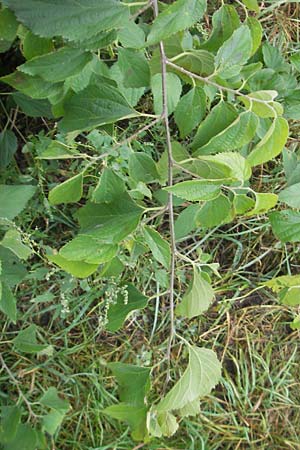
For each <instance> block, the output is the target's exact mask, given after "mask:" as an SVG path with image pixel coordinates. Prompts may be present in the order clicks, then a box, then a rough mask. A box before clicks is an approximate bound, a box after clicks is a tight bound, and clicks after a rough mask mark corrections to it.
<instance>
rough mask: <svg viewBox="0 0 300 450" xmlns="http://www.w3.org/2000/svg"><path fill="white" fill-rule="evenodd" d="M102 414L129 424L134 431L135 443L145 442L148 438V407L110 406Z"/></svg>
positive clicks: (122, 404) (124, 404)
mask: <svg viewBox="0 0 300 450" xmlns="http://www.w3.org/2000/svg"><path fill="white" fill-rule="evenodd" d="M102 412H103V413H104V414H106V415H108V416H110V417H113V418H114V419H118V420H121V421H125V422H127V423H128V424H129V426H130V428H131V431H132V438H133V439H134V440H135V441H143V440H145V438H146V437H147V434H148V433H147V428H146V418H147V408H146V406H135V405H131V404H128V403H118V404H117V405H112V406H108V407H107V408H105V409H104V410H103V411H102Z"/></svg>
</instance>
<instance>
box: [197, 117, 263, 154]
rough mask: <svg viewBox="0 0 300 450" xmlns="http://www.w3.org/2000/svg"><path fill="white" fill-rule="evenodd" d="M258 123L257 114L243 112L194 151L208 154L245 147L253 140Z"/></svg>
mask: <svg viewBox="0 0 300 450" xmlns="http://www.w3.org/2000/svg"><path fill="white" fill-rule="evenodd" d="M257 125H258V118H257V116H256V115H255V114H254V113H252V112H251V111H247V112H242V113H241V114H240V115H239V116H238V117H237V119H236V120H235V121H234V122H232V123H231V124H230V125H229V127H227V128H225V129H224V130H223V131H221V132H220V133H219V134H217V135H215V136H214V137H212V138H211V140H210V141H209V142H207V144H205V145H204V146H203V147H200V148H198V150H197V151H196V152H195V153H194V154H195V155H196V156H198V155H207V154H211V153H219V152H227V151H231V150H235V149H238V148H241V147H243V146H244V145H245V144H248V143H249V142H251V140H252V139H253V137H254V136H255V133H256V128H257Z"/></svg>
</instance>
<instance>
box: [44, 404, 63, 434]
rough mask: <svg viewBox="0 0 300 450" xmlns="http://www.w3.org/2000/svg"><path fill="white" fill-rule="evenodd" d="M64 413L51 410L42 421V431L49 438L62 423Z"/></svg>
mask: <svg viewBox="0 0 300 450" xmlns="http://www.w3.org/2000/svg"><path fill="white" fill-rule="evenodd" d="M64 417H65V413H62V412H61V411H56V410H55V409H53V410H51V411H50V412H49V413H48V414H46V415H45V416H44V417H43V419H42V429H43V431H46V432H47V433H48V434H50V436H53V435H54V434H55V433H56V431H57V429H58V428H59V427H60V425H61V423H62V421H63V420H64Z"/></svg>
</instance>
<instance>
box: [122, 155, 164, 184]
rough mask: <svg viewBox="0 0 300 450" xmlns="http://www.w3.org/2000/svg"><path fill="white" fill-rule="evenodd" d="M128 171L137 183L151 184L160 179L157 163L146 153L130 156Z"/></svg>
mask: <svg viewBox="0 0 300 450" xmlns="http://www.w3.org/2000/svg"><path fill="white" fill-rule="evenodd" d="M128 169H129V175H130V178H132V179H133V180H135V181H143V182H144V183H151V182H153V181H155V180H157V179H159V173H158V171H157V167H156V164H155V162H154V161H153V159H152V158H151V157H150V156H149V155H147V153H144V152H135V153H132V154H131V155H130V157H129V163H128Z"/></svg>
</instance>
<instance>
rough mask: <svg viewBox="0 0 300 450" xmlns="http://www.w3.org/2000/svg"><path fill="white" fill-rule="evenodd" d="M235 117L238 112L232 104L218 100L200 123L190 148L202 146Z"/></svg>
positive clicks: (194, 148)
mask: <svg viewBox="0 0 300 450" xmlns="http://www.w3.org/2000/svg"><path fill="white" fill-rule="evenodd" d="M237 117H238V113H237V111H236V109H235V108H234V107H233V106H232V105H230V104H229V103H225V102H223V101H221V102H219V103H218V104H217V105H216V106H215V107H214V108H213V109H212V110H211V111H210V113H209V114H208V115H207V116H206V118H205V119H204V121H203V122H202V123H201V124H200V126H199V128H198V131H197V133H196V135H195V138H194V140H193V142H192V145H191V147H192V149H193V150H196V149H198V148H199V147H203V146H204V145H205V144H207V143H208V142H209V141H210V140H211V139H212V138H213V137H214V136H216V135H217V134H219V133H220V132H221V131H223V130H225V129H226V128H227V127H228V126H230V125H231V124H232V123H233V122H234V120H235V119H236V118H237Z"/></svg>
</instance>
